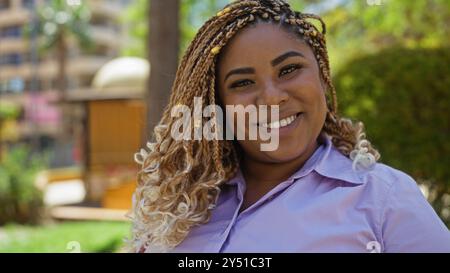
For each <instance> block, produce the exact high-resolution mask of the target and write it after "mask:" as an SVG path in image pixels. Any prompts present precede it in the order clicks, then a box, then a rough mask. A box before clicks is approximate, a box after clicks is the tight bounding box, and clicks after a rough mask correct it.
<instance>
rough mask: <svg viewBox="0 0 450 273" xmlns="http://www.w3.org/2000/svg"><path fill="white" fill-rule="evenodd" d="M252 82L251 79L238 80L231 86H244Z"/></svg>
mask: <svg viewBox="0 0 450 273" xmlns="http://www.w3.org/2000/svg"><path fill="white" fill-rule="evenodd" d="M252 83H253V82H252V81H250V80H241V81H237V82H234V83H232V84H231V85H230V88H238V87H244V86H247V85H250V84H252Z"/></svg>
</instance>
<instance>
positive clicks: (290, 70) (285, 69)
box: [279, 64, 301, 77]
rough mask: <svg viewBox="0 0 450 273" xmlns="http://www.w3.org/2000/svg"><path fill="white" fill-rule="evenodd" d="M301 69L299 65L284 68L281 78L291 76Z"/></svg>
mask: <svg viewBox="0 0 450 273" xmlns="http://www.w3.org/2000/svg"><path fill="white" fill-rule="evenodd" d="M300 68H301V66H300V65H298V64H292V65H288V66H286V67H283V68H282V69H281V71H280V75H279V76H280V77H282V76H284V75H287V74H290V73H292V72H294V71H295V70H297V69H300Z"/></svg>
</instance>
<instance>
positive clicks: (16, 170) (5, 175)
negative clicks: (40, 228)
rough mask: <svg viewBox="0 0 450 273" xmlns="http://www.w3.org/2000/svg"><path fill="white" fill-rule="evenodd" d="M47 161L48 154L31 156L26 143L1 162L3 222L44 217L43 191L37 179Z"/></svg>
mask: <svg viewBox="0 0 450 273" xmlns="http://www.w3.org/2000/svg"><path fill="white" fill-rule="evenodd" d="M46 161H47V156H37V155H30V151H29V150H28V149H27V148H26V147H25V146H17V147H15V148H12V149H11V150H10V151H9V152H8V153H6V156H5V158H4V159H3V161H2V162H1V164H0V225H1V224H4V223H8V222H19V223H37V222H38V221H39V220H40V219H39V218H40V216H41V215H40V214H41V208H42V207H43V200H42V192H41V191H40V190H39V189H37V188H36V186H35V185H34V181H35V178H36V174H37V173H38V172H39V171H40V170H42V169H43V168H44V166H45V162H46Z"/></svg>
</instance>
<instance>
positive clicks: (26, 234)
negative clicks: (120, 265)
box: [0, 221, 130, 253]
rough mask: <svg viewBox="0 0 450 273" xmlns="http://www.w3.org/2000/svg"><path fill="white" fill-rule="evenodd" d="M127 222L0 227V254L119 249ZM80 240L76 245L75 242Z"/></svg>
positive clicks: (127, 232) (111, 250)
mask: <svg viewBox="0 0 450 273" xmlns="http://www.w3.org/2000/svg"><path fill="white" fill-rule="evenodd" d="M129 231H130V224H129V223H126V222H100V221H99V222H93V221H90V222H88V221H86V222H82V221H77V222H63V223H58V224H52V225H45V226H36V227H32V226H21V225H7V226H4V227H0V253H5V252H13V253H22V252H24V253H64V252H71V250H75V249H74V248H72V247H71V245H73V246H75V247H76V245H79V246H80V251H81V252H102V253H104V252H118V251H119V250H120V248H121V247H122V246H123V240H124V238H125V237H127V236H128V235H129ZM78 243H79V244H78Z"/></svg>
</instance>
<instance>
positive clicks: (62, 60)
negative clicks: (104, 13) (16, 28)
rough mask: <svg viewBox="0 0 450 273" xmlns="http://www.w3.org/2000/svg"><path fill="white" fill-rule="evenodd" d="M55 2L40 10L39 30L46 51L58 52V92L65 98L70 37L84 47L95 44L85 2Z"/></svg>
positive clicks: (38, 13)
mask: <svg viewBox="0 0 450 273" xmlns="http://www.w3.org/2000/svg"><path fill="white" fill-rule="evenodd" d="M70 3H71V2H70V1H66V0H51V1H49V2H48V3H46V4H44V5H43V6H42V7H41V8H39V9H38V12H37V15H38V21H37V22H38V23H37V26H36V30H37V33H38V35H39V36H42V37H43V46H42V50H43V51H50V50H54V51H55V52H56V56H57V61H58V75H57V79H58V88H59V91H60V92H61V96H62V97H63V98H64V96H65V93H66V89H67V76H66V70H67V51H68V39H69V36H71V37H73V38H75V40H76V41H77V42H79V44H80V45H81V46H82V47H89V46H90V45H91V44H92V40H91V37H90V35H89V20H90V11H89V8H88V7H87V5H86V4H85V3H84V2H83V1H80V2H73V4H70Z"/></svg>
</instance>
